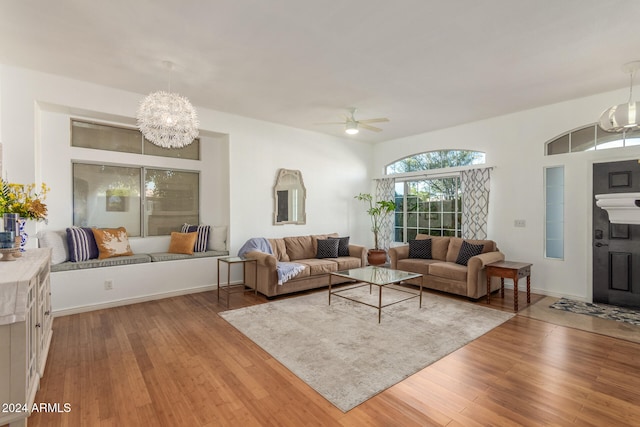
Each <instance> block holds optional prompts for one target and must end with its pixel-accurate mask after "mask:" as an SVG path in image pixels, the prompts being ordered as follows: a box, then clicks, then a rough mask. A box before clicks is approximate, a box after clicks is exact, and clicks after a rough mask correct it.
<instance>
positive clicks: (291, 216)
mask: <svg viewBox="0 0 640 427" xmlns="http://www.w3.org/2000/svg"><path fill="white" fill-rule="evenodd" d="M306 198H307V190H306V189H305V188H304V183H303V182H302V173H301V172H300V171H298V170H291V169H279V170H278V175H277V176H276V184H275V185H274V186H273V200H274V205H273V206H274V207H273V224H274V225H282V224H306V222H307V213H306V211H305V199H306Z"/></svg>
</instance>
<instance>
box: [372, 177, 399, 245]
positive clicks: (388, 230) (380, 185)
mask: <svg viewBox="0 0 640 427" xmlns="http://www.w3.org/2000/svg"><path fill="white" fill-rule="evenodd" d="M395 198H396V180H395V179H394V178H382V179H376V198H375V199H376V201H378V200H394V201H395ZM394 224H395V215H393V214H391V215H389V216H387V218H386V219H385V220H384V222H383V223H382V227H380V233H379V235H378V240H379V244H380V246H379V247H380V249H384V250H389V247H390V246H391V241H392V240H393V226H394Z"/></svg>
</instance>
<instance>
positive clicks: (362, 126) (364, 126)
mask: <svg viewBox="0 0 640 427" xmlns="http://www.w3.org/2000/svg"><path fill="white" fill-rule="evenodd" d="M358 125H359V126H360V127H361V128H363V129H367V130H371V131H374V132H381V131H382V129H380V128H377V127H375V126H371V125H368V124H366V123H362V122H360V123H358Z"/></svg>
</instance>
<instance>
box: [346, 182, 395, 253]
mask: <svg viewBox="0 0 640 427" xmlns="http://www.w3.org/2000/svg"><path fill="white" fill-rule="evenodd" d="M355 198H356V199H358V200H360V201H363V202H367V203H369V209H367V213H368V214H369V216H370V217H371V231H373V241H374V245H375V246H374V248H373V249H370V250H369V251H368V252H367V258H368V262H369V264H371V265H381V264H384V263H385V262H387V251H386V250H384V249H380V247H379V245H378V233H379V232H380V227H381V226H382V223H383V221H384V220H385V219H386V218H387V217H388V216H389V215H391V214H393V213H394V212H395V210H396V203H395V202H394V201H393V200H378V201H377V202H375V203H374V202H373V196H372V195H371V194H368V193H360V194H358V195H357V196H355Z"/></svg>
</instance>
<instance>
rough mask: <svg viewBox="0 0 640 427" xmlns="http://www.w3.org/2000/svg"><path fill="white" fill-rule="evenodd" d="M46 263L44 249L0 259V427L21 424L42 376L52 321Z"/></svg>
mask: <svg viewBox="0 0 640 427" xmlns="http://www.w3.org/2000/svg"><path fill="white" fill-rule="evenodd" d="M50 260H51V250H50V249H29V250H28V251H27V252H24V253H23V254H22V257H20V258H18V259H17V260H16V261H0V404H2V406H5V404H7V405H8V409H12V411H9V412H5V411H6V409H5V411H2V412H0V425H4V424H10V426H11V427H14V426H26V424H27V417H28V416H29V414H30V412H31V411H30V409H31V407H32V405H33V403H34V399H35V396H36V391H37V390H38V387H39V384H40V378H41V377H42V376H43V375H44V367H45V364H46V362H47V353H48V351H49V344H50V343H51V335H52V329H51V324H52V320H53V319H52V316H51V285H50V281H49V270H50ZM20 405H23V406H22V407H20ZM18 408H19V409H18Z"/></svg>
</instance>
